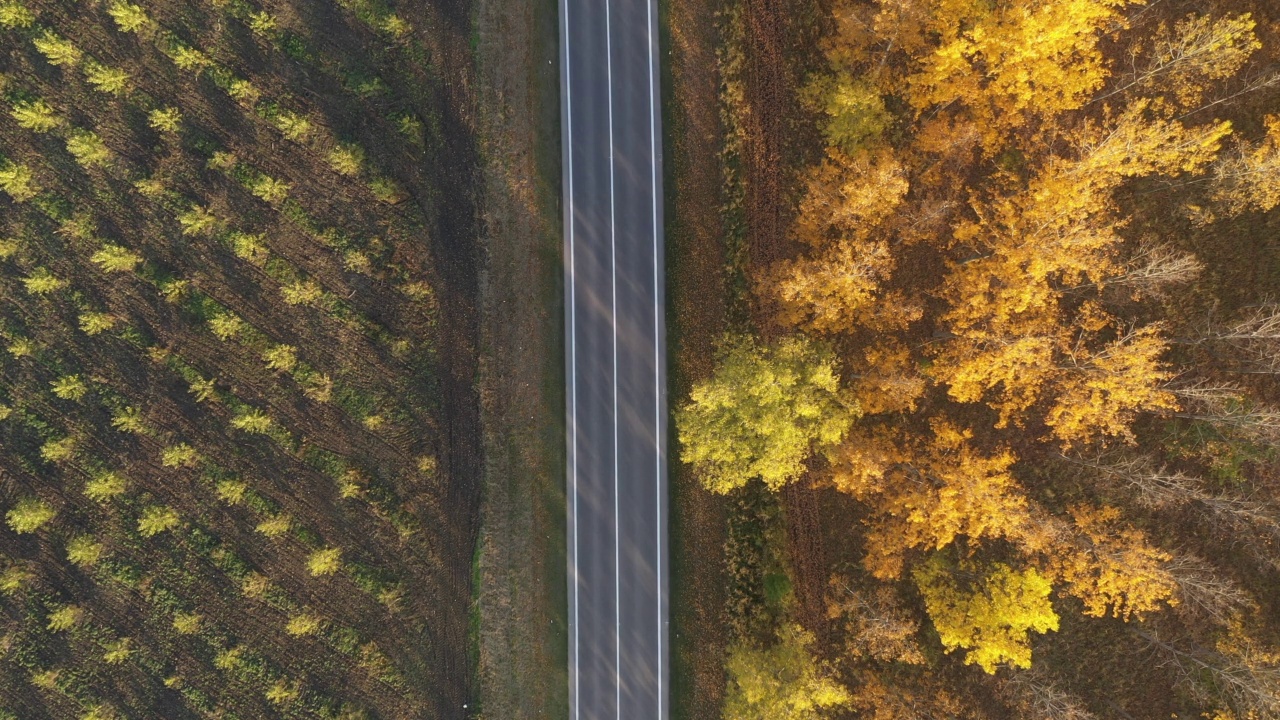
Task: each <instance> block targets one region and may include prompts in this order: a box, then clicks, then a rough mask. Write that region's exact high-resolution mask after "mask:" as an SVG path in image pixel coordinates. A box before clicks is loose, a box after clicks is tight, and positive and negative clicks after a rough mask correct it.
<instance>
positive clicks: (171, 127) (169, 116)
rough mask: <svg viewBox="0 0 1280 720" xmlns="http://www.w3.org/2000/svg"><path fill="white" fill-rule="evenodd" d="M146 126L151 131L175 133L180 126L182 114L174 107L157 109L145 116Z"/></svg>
mask: <svg viewBox="0 0 1280 720" xmlns="http://www.w3.org/2000/svg"><path fill="white" fill-rule="evenodd" d="M147 124H148V125H150V126H151V129H153V130H159V131H160V132H169V133H176V132H178V128H180V127H181V126H182V113H181V112H180V111H179V110H178V108H175V107H167V108H163V109H160V108H157V109H155V110H152V111H151V112H150V113H149V114H148V115H147Z"/></svg>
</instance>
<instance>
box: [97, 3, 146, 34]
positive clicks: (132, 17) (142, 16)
mask: <svg viewBox="0 0 1280 720" xmlns="http://www.w3.org/2000/svg"><path fill="white" fill-rule="evenodd" d="M107 13H108V14H109V15H111V19H112V20H115V21H116V27H118V28H120V30H121V31H123V32H128V33H135V32H138V31H139V30H142V29H143V28H145V27H147V26H148V25H150V24H151V18H150V17H147V11H146V10H143V9H142V8H140V7H138V6H137V5H134V4H133V3H129V2H124V0H116V2H114V3H112V4H111V7H110V8H108V9H107Z"/></svg>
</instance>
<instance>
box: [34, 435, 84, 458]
mask: <svg viewBox="0 0 1280 720" xmlns="http://www.w3.org/2000/svg"><path fill="white" fill-rule="evenodd" d="M75 453H76V440H75V438H73V437H64V438H61V439H58V440H47V441H45V443H44V444H43V445H41V446H40V457H42V458H44V460H45V461H46V462H51V463H56V462H62V461H64V460H70V459H71V458H73V457H75Z"/></svg>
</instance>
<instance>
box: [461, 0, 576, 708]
mask: <svg viewBox="0 0 1280 720" xmlns="http://www.w3.org/2000/svg"><path fill="white" fill-rule="evenodd" d="M474 28H475V29H474V32H475V34H474V36H473V43H474V47H475V51H476V58H477V64H478V73H477V76H478V82H479V88H478V94H479V119H480V135H481V138H482V148H481V154H482V156H483V158H484V168H483V173H484V176H483V177H484V193H485V203H484V216H483V218H482V220H483V225H484V227H485V237H484V239H483V243H484V246H485V250H486V267H485V272H484V275H483V279H482V284H481V296H482V310H483V329H482V350H481V362H482V371H481V374H482V380H481V401H482V413H483V420H484V431H485V437H484V445H485V458H486V461H485V471H484V501H483V508H482V519H481V530H480V538H479V542H478V543H477V551H476V574H477V580H478V591H477V595H476V598H475V607H474V608H473V613H472V631H473V646H474V649H475V650H474V652H475V657H474V658H473V662H474V663H475V667H476V679H477V683H478V687H477V692H478V699H479V703H480V710H479V712H473V713H472V716H473V717H481V718H494V719H499V718H500V719H502V720H508V719H511V720H516V719H519V718H544V717H564V716H565V715H566V714H567V712H568V710H567V697H566V696H567V688H568V680H567V676H566V673H567V667H566V644H565V637H566V635H565V621H566V617H565V614H566V606H565V587H566V580H565V556H564V552H565V547H564V545H565V543H564V532H565V531H564V440H563V439H564V418H563V411H564V400H563V397H564V396H563V392H564V389H563V384H564V382H563V337H562V328H561V322H560V317H561V278H560V275H561V262H560V242H561V237H560V231H559V230H560V212H559V187H560V185H559V174H558V173H559V170H558V167H559V152H560V148H559V126H558V111H559V100H558V92H559V85H558V75H557V71H558V65H557V63H556V57H557V55H556V52H557V49H556V46H557V34H556V5H555V3H554V2H553V1H552V0H519V1H514V2H513V1H512V0H479V1H478V3H477V10H476V17H475V19H474ZM473 694H474V693H473Z"/></svg>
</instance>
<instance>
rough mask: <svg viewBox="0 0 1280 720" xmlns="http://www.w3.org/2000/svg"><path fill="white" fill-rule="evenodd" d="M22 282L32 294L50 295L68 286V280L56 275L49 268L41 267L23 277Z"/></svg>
mask: <svg viewBox="0 0 1280 720" xmlns="http://www.w3.org/2000/svg"><path fill="white" fill-rule="evenodd" d="M22 284H23V285H24V286H26V288H27V292H29V293H31V294H32V295H48V294H49V293H51V292H56V291H58V290H61V289H62V288H64V287H66V286H67V281H66V280H63V279H61V278H58V277H55V276H54V274H53V273H51V272H49V269H48V268H43V267H39V268H36V269H35V270H33V271H32V272H31V274H30V275H28V276H27V277H25V278H23V280H22Z"/></svg>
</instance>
